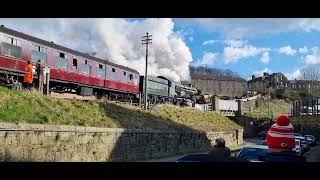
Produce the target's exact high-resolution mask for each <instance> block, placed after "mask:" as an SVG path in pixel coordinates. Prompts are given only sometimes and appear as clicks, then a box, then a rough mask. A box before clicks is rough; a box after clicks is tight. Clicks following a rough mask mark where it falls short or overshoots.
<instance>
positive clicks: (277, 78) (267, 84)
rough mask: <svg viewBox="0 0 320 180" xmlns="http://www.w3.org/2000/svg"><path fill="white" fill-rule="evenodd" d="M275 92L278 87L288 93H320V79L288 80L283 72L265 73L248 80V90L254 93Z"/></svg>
mask: <svg viewBox="0 0 320 180" xmlns="http://www.w3.org/2000/svg"><path fill="white" fill-rule="evenodd" d="M267 88H270V92H275V90H277V89H284V90H285V93H286V94H290V93H309V94H313V95H320V81H309V80H288V79H287V78H286V77H285V76H284V75H283V74H282V73H273V74H268V73H266V72H264V73H263V76H262V77H255V75H252V79H251V80H249V81H248V91H249V92H250V93H252V94H258V93H262V94H263V93H267V92H268V90H267Z"/></svg>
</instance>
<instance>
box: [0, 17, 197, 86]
mask: <svg viewBox="0 0 320 180" xmlns="http://www.w3.org/2000/svg"><path fill="white" fill-rule="evenodd" d="M0 24H3V25H5V26H6V27H8V28H11V29H14V30H17V31H21V32H23V33H25V34H29V35H32V36H35V37H38V38H41V39H44V40H47V41H53V42H55V43H56V44H60V45H63V46H66V47H69V48H71V49H75V50H78V51H80V52H84V53H92V52H95V53H97V54H96V56H97V57H99V58H102V59H107V60H109V61H110V62H114V63H117V64H121V65H124V66H127V67H131V68H134V69H136V70H138V71H139V73H140V74H141V75H144V73H145V46H142V44H141V37H142V36H144V35H145V33H146V32H149V33H150V34H151V35H152V44H151V45H150V48H149V58H148V74H149V75H154V76H159V75H161V76H165V77H168V78H169V79H172V80H174V81H181V80H187V79H189V78H190V74H189V64H190V63H191V61H192V55H191V52H190V50H189V48H188V46H187V45H186V44H185V42H184V41H183V39H184V37H182V35H181V33H179V32H175V31H174V22H173V21H172V19H144V20H127V19H0Z"/></svg>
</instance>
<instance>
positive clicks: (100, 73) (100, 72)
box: [97, 64, 105, 77]
mask: <svg viewBox="0 0 320 180" xmlns="http://www.w3.org/2000/svg"><path fill="white" fill-rule="evenodd" d="M104 75H105V71H104V67H103V65H102V64H99V65H98V68H97V76H99V77H104Z"/></svg>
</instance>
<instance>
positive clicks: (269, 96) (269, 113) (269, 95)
mask: <svg viewBox="0 0 320 180" xmlns="http://www.w3.org/2000/svg"><path fill="white" fill-rule="evenodd" d="M270 101H271V94H270V87H269V88H268V117H269V118H270V115H271V112H270Z"/></svg>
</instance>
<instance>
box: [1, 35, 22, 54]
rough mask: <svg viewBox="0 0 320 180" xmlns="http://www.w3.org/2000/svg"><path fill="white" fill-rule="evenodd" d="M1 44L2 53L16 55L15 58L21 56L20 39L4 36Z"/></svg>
mask: <svg viewBox="0 0 320 180" xmlns="http://www.w3.org/2000/svg"><path fill="white" fill-rule="evenodd" d="M2 46H3V54H4V55H7V56H12V57H16V58H20V57H21V54H22V47H21V46H22V41H21V40H19V39H15V38H12V37H8V36H4V37H3V42H2Z"/></svg>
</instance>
